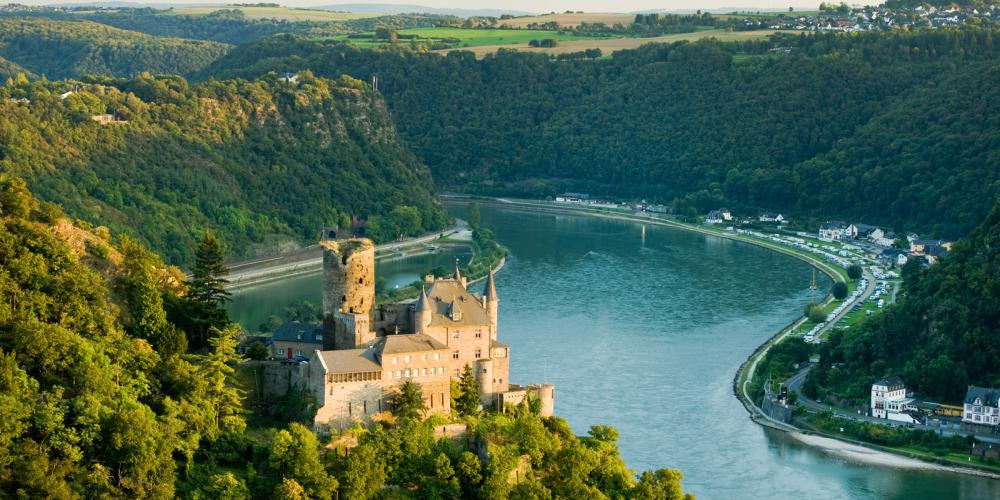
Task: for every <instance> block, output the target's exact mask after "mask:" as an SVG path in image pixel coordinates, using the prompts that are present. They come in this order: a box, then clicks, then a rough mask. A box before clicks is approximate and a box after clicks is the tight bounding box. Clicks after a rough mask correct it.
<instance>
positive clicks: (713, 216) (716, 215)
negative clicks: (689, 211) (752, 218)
mask: <svg viewBox="0 0 1000 500" xmlns="http://www.w3.org/2000/svg"><path fill="white" fill-rule="evenodd" d="M731 220H733V214H732V213H731V212H730V211H729V209H728V208H720V209H718V210H712V211H711V212H709V213H708V215H707V216H706V217H705V223H706V224H721V223H723V222H729V221H731Z"/></svg>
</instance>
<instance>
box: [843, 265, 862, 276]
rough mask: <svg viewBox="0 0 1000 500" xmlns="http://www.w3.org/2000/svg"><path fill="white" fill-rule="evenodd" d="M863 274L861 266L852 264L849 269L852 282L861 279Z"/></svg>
mask: <svg viewBox="0 0 1000 500" xmlns="http://www.w3.org/2000/svg"><path fill="white" fill-rule="evenodd" d="M862 274H864V273H863V272H862V270H861V266H859V265H857V264H851V265H850V266H848V268H847V276H848V277H850V278H851V279H852V280H856V279H858V278H860V277H861V275H862Z"/></svg>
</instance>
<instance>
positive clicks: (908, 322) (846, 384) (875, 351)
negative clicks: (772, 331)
mask: <svg viewBox="0 0 1000 500" xmlns="http://www.w3.org/2000/svg"><path fill="white" fill-rule="evenodd" d="M998 276H1000V202H998V203H996V204H995V206H994V207H993V209H992V211H991V212H990V214H989V216H988V217H987V218H986V219H985V221H983V222H982V225H980V226H979V227H977V228H976V229H975V230H974V231H973V232H972V233H971V234H970V235H969V236H968V237H967V238H964V239H961V240H959V241H958V242H956V243H955V245H954V247H953V248H952V250H951V251H950V252H949V253H948V256H947V257H946V258H944V259H942V261H941V262H940V263H938V264H935V265H932V266H929V267H928V266H925V265H923V264H922V263H921V262H920V260H917V259H914V260H913V261H912V262H909V263H907V265H906V267H905V268H904V272H903V278H904V288H903V295H902V298H901V299H900V300H899V301H898V302H897V303H896V304H895V305H891V306H888V307H887V308H886V309H885V310H884V311H883V312H882V313H881V314H879V315H877V316H874V317H873V318H871V319H869V320H867V321H865V322H864V323H863V324H862V325H861V327H860V328H853V329H851V330H848V331H847V332H835V333H834V334H833V335H832V336H831V338H830V341H829V342H827V343H824V344H823V345H822V347H821V358H820V365H819V367H818V368H816V369H814V370H812V372H811V373H810V374H809V378H808V379H807V381H806V384H805V385H804V387H803V390H804V391H806V393H807V394H808V395H810V396H811V397H816V396H824V399H825V396H826V395H835V396H838V397H841V398H845V399H853V400H863V399H865V398H867V397H868V392H869V390H870V387H871V383H872V381H873V380H876V379H877V378H879V377H884V376H888V375H899V376H901V377H903V379H904V380H905V381H906V382H907V384H909V385H911V386H912V387H913V389H914V390H916V391H917V392H918V393H919V395H920V398H921V399H926V400H930V401H939V402H942V403H961V401H962V398H963V397H964V396H965V391H966V387H967V386H968V385H969V384H972V385H979V386H984V387H997V386H1000V364H998V363H997V362H996V360H997V359H998V356H1000V301H998V297H1000V293H998V292H1000V282H998V279H997V277H998Z"/></svg>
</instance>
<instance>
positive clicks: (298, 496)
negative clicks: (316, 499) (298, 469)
mask: <svg viewBox="0 0 1000 500" xmlns="http://www.w3.org/2000/svg"><path fill="white" fill-rule="evenodd" d="M273 498H274V499H275V500H309V495H307V494H306V489H305V488H303V487H302V485H301V484H299V482H298V481H296V480H294V479H289V478H287V477H285V478H282V479H281V484H279V485H278V486H277V487H276V488H274V497H273ZM347 498H355V497H347Z"/></svg>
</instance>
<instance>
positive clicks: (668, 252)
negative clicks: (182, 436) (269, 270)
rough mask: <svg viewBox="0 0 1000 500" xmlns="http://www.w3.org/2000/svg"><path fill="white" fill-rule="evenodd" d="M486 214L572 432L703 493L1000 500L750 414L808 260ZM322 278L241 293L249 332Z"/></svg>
mask: <svg viewBox="0 0 1000 500" xmlns="http://www.w3.org/2000/svg"><path fill="white" fill-rule="evenodd" d="M451 209H452V210H453V211H454V213H455V214H456V215H458V216H462V215H463V214H462V211H463V210H462V208H461V207H451ZM482 220H483V224H484V225H486V226H487V227H490V228H493V229H494V230H495V231H496V233H497V237H498V239H499V241H501V242H502V243H503V244H504V245H506V246H507V247H508V248H509V249H510V250H511V254H512V255H511V258H510V259H508V262H507V265H506V266H505V267H504V269H503V271H502V272H501V273H499V274H497V290H498V293H499V295H500V300H501V302H500V340H501V341H503V342H505V343H508V344H510V346H511V356H512V359H511V380H512V381H514V382H522V383H526V382H540V381H547V382H552V383H554V384H555V386H556V413H557V414H558V415H560V416H562V417H564V418H566V419H567V420H568V421H569V423H570V424H571V425H572V426H573V429H574V430H575V431H576V432H577V433H581V434H582V433H585V432H586V431H587V429H588V428H589V427H590V426H591V425H595V424H609V425H613V426H615V427H616V428H617V429H618V430H619V432H620V436H621V438H620V441H619V444H620V447H621V451H622V455H623V458H624V459H625V461H626V463H627V464H628V465H629V466H630V467H632V468H634V469H636V470H642V469H648V468H659V467H672V468H678V469H680V470H681V471H682V472H683V473H684V476H685V477H684V487H685V490H686V491H688V492H691V493H694V494H695V495H697V496H698V497H699V498H702V499H743V498H748V499H750V498H767V497H770V498H782V499H783V498H847V499H906V500H924V499H927V500H930V499H935V500H936V499H952V498H955V499H979V498H993V499H995V498H1000V481H996V480H991V479H986V478H980V477H974V476H966V475H959V474H951V473H945V472H933V471H920V470H909V469H895V468H888V467H873V466H863V465H855V464H852V463H849V462H845V461H844V460H842V459H840V458H837V457H835V456H829V455H826V454H824V453H822V452H820V451H817V450H815V449H813V448H810V447H808V446H805V445H802V444H800V443H798V442H797V441H795V440H793V439H791V438H789V437H787V436H786V435H784V434H783V433H781V432H776V431H771V430H767V429H764V428H762V427H760V426H758V425H757V424H755V423H753V422H752V421H751V420H750V419H749V418H748V415H747V412H746V411H745V410H744V408H743V407H742V405H741V404H740V403H739V401H738V400H737V399H736V397H735V396H734V395H733V394H732V380H733V376H734V374H735V371H736V369H737V367H738V366H739V365H740V363H742V362H743V361H744V360H745V359H746V358H747V356H748V355H749V354H750V353H751V352H752V351H753V350H754V349H755V348H756V347H757V346H758V345H759V344H761V343H762V342H763V341H764V340H765V339H767V338H768V337H770V336H771V335H773V334H774V333H775V332H777V331H778V330H779V329H781V327H782V326H784V325H785V324H787V323H788V322H790V321H791V320H792V319H794V318H795V317H796V316H798V315H799V314H800V311H801V310H802V308H803V306H804V305H805V304H806V303H807V302H809V301H810V300H811V299H813V298H819V297H822V296H824V295H825V294H826V292H827V289H828V288H829V287H830V286H831V282H830V281H829V279H827V278H825V277H823V278H822V281H820V283H819V285H820V287H819V288H820V289H819V290H817V291H811V290H810V289H809V283H810V281H811V279H812V268H811V267H809V266H808V265H807V264H806V263H804V262H801V261H799V260H797V259H794V258H791V257H788V256H785V255H781V254H778V253H775V252H772V251H769V250H766V249H763V248H759V247H756V246H753V245H749V244H744V243H739V242H734V241H730V240H725V239H721V238H717V237H713V236H706V235H701V234H695V233H691V232H686V231H682V230H677V229H672V228H665V227H656V226H645V227H644V226H643V225H642V224H639V223H634V222H624V221H615V220H606V219H598V218H593V217H587V216H576V215H561V214H551V213H538V212H525V211H517V210H511V209H500V208H494V207H488V206H484V207H483V208H482ZM435 265H438V264H435ZM404 267H405V266H404ZM379 272H386V271H383V268H381V267H380V268H379ZM420 272H422V271H413V270H411V273H413V274H414V275H418V274H419V273H420ZM313 280H314V281H311V282H308V284H307V283H306V282H305V281H304V280H303V279H301V278H295V279H290V280H287V281H282V282H278V283H273V284H270V285H267V286H266V287H260V288H253V289H250V290H248V291H244V292H240V293H238V294H236V295H235V296H234V300H233V306H232V312H233V316H234V318H235V319H237V320H239V321H241V322H244V324H247V325H252V324H254V322H255V321H256V322H258V323H259V321H260V319H259V318H260V317H261V315H263V317H265V318H266V316H267V315H268V314H273V313H277V314H280V311H281V310H282V308H283V307H284V306H285V305H286V303H285V302H283V301H284V300H286V298H287V297H288V296H289V295H291V294H299V295H301V294H307V296H308V297H315V300H317V301H318V298H319V295H320V290H319V286H320V285H319V278H318V277H315V278H313ZM303 297H304V296H303Z"/></svg>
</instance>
